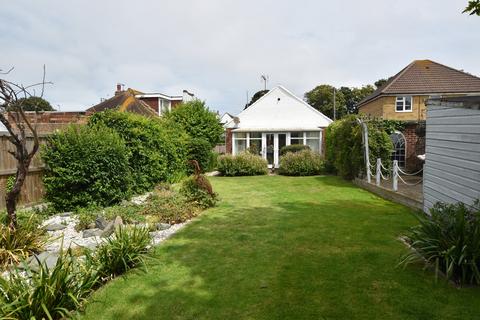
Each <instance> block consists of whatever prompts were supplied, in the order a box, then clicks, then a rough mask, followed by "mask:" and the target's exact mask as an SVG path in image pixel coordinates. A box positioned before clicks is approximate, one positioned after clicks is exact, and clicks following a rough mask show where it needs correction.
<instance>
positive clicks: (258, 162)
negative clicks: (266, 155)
mask: <svg viewBox="0 0 480 320" xmlns="http://www.w3.org/2000/svg"><path fill="white" fill-rule="evenodd" d="M218 171H220V172H221V174H222V175H224V176H231V177H233V176H255V175H264V174H267V173H268V163H267V160H265V159H263V158H262V157H260V156H256V155H253V154H250V153H242V154H239V155H237V156H232V155H223V156H220V157H219V158H218Z"/></svg>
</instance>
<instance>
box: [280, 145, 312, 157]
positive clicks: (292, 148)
mask: <svg viewBox="0 0 480 320" xmlns="http://www.w3.org/2000/svg"><path fill="white" fill-rule="evenodd" d="M302 150H310V147H309V146H306V145H303V144H291V145H289V146H284V147H282V148H281V149H280V157H281V156H283V155H285V154H286V153H287V152H293V153H295V152H299V151H302Z"/></svg>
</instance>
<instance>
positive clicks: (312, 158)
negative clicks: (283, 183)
mask: <svg viewBox="0 0 480 320" xmlns="http://www.w3.org/2000/svg"><path fill="white" fill-rule="evenodd" d="M324 171H325V170H324V165H323V159H322V157H321V156H320V155H319V154H318V153H315V152H313V151H311V150H308V149H305V150H302V151H299V152H296V153H292V152H288V153H287V154H285V155H284V156H282V157H281V158H280V168H279V173H280V174H282V175H286V176H313V175H317V174H322V173H324Z"/></svg>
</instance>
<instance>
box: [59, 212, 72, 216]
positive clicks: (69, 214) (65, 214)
mask: <svg viewBox="0 0 480 320" xmlns="http://www.w3.org/2000/svg"><path fill="white" fill-rule="evenodd" d="M72 214H73V212H64V213H62V214H60V217H70V216H71V215H72Z"/></svg>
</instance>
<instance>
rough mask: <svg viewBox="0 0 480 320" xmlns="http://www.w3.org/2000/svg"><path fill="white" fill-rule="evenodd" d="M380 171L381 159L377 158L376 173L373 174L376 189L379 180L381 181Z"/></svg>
mask: <svg viewBox="0 0 480 320" xmlns="http://www.w3.org/2000/svg"><path fill="white" fill-rule="evenodd" d="M380 170H382V159H380V158H377V172H376V173H375V174H376V184H377V187H379V186H380V179H381V171H380Z"/></svg>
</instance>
